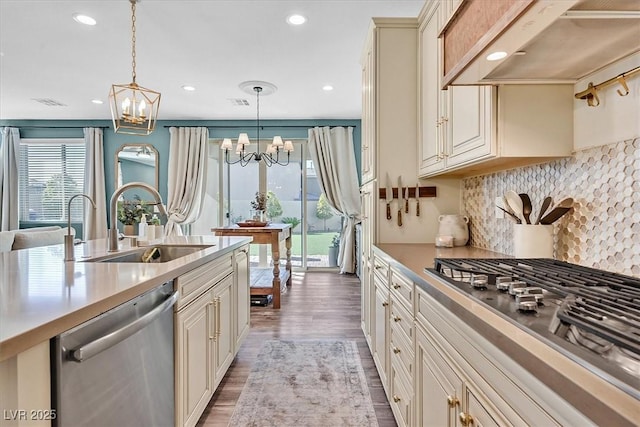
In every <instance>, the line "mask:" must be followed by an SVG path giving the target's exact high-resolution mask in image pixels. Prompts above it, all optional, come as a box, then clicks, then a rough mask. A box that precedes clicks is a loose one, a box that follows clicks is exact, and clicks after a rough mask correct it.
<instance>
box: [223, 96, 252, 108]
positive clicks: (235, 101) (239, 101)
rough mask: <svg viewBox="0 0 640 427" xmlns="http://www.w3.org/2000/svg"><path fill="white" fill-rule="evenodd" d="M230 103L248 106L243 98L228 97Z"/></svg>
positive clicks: (247, 102) (237, 105)
mask: <svg viewBox="0 0 640 427" xmlns="http://www.w3.org/2000/svg"><path fill="white" fill-rule="evenodd" d="M228 99H229V102H230V103H231V105H235V106H236V107H248V106H249V101H247V100H246V99H243V98H228Z"/></svg>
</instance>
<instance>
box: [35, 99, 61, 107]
mask: <svg viewBox="0 0 640 427" xmlns="http://www.w3.org/2000/svg"><path fill="white" fill-rule="evenodd" d="M32 99H33V100H34V101H36V102H39V103H40V104H43V105H46V106H47V107H66V106H67V105H66V104H63V103H62V102H58V101H56V100H55V99H51V98H32Z"/></svg>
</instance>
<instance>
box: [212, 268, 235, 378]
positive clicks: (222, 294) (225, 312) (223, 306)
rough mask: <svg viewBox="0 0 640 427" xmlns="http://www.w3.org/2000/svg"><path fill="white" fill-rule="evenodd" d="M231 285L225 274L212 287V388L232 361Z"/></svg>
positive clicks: (230, 278)
mask: <svg viewBox="0 0 640 427" xmlns="http://www.w3.org/2000/svg"><path fill="white" fill-rule="evenodd" d="M232 287H233V276H227V277H226V278H225V279H223V280H222V281H221V282H220V283H218V284H217V285H216V286H214V288H213V296H214V301H215V319H214V325H215V328H214V333H215V336H216V340H215V347H214V348H215V355H214V357H213V360H214V362H215V365H214V366H215V368H214V369H215V374H214V381H215V382H214V390H215V387H217V386H218V384H220V381H221V380H222V377H224V374H225V372H226V371H227V368H228V367H229V365H231V362H232V361H233V357H234V352H233V345H234V342H235V338H234V334H233V310H232V308H231V301H232V293H231V289H232Z"/></svg>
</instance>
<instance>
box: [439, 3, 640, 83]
mask: <svg viewBox="0 0 640 427" xmlns="http://www.w3.org/2000/svg"><path fill="white" fill-rule="evenodd" d="M443 3H449V2H448V1H444V2H443ZM439 34H440V35H441V37H442V41H443V50H442V53H441V55H442V58H443V67H442V74H441V76H442V81H441V84H442V87H446V86H448V85H469V84H491V83H527V82H529V83H531V82H535V83H541V82H547V83H550V82H553V83H574V82H576V81H577V80H579V79H581V78H583V77H584V76H586V75H588V74H590V73H592V72H594V71H596V70H598V69H600V68H602V67H604V66H606V65H608V64H611V63H614V62H616V61H618V60H620V59H621V58H624V57H626V56H628V55H631V54H632V53H634V52H638V50H639V44H638V40H640V2H638V1H633V0H632V1H630V0H545V1H542V0H500V1H491V2H486V1H472V0H464V1H463V2H462V3H461V4H460V6H459V7H458V8H457V9H456V10H455V13H453V14H452V16H451V17H450V19H447V22H446V23H445V24H444V25H443V26H441V27H440V29H439ZM494 52H504V53H505V54H506V57H504V58H503V59H499V60H494V61H489V60H487V56H488V55H489V54H491V53H494Z"/></svg>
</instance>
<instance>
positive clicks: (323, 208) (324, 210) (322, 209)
mask: <svg viewBox="0 0 640 427" xmlns="http://www.w3.org/2000/svg"><path fill="white" fill-rule="evenodd" d="M332 216H333V208H332V207H331V206H330V205H329V202H328V201H327V196H325V195H324V193H322V194H321V195H320V198H319V199H318V204H317V205H316V218H318V219H321V220H322V221H323V227H322V228H323V229H324V231H327V220H328V219H329V218H331V217H332Z"/></svg>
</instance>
